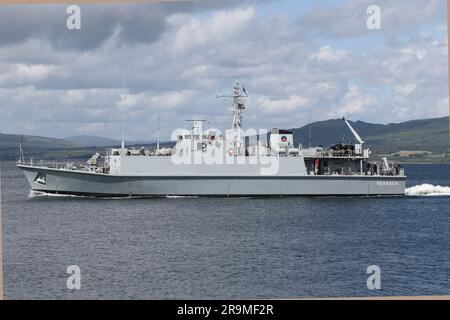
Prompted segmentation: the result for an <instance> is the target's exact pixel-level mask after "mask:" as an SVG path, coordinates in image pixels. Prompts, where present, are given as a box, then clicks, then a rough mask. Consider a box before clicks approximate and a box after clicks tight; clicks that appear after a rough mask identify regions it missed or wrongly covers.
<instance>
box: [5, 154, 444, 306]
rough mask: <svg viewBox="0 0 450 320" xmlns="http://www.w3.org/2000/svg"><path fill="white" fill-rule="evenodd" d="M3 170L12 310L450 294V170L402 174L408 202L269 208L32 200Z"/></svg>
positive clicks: (258, 204) (275, 204)
mask: <svg viewBox="0 0 450 320" xmlns="http://www.w3.org/2000/svg"><path fill="white" fill-rule="evenodd" d="M1 165H2V166H1V175H2V180H3V184H2V189H3V231H4V232H3V233H4V235H3V238H4V241H3V242H4V273H5V283H4V285H5V298H7V299H81V298H87V299H98V298H100V299H121V298H126V299H148V298H150V299H160V298H162V299H170V298H172V299H173V298H176V299H210V298H211V299H222V298H295V297H305V296H307V297H309V296H329V297H332V296H373V295H419V294H420V295H424V294H450V188H439V187H437V186H450V165H408V166H406V170H407V174H408V176H409V180H408V187H413V186H419V187H416V188H414V189H410V190H409V193H410V194H411V195H410V196H405V197H387V198H382V197H380V198H361V197H360V198H299V197H292V198H266V199H264V198H237V199H221V198H219V199H218V198H148V199H93V198H81V197H61V196H34V197H30V188H29V186H28V183H27V181H26V180H25V178H24V176H23V175H22V173H21V172H20V171H19V170H18V169H16V167H15V166H14V164H12V163H2V164H1ZM437 194H439V196H434V195H437ZM70 265H78V266H79V267H80V268H81V289H80V290H74V291H71V290H69V289H67V287H66V280H67V277H68V276H69V275H68V274H66V268H67V267H68V266H70ZM369 265H378V266H379V267H380V268H381V287H382V290H379V291H371V290H368V289H367V286H366V280H367V277H368V275H367V274H366V269H367V267H368V266H369Z"/></svg>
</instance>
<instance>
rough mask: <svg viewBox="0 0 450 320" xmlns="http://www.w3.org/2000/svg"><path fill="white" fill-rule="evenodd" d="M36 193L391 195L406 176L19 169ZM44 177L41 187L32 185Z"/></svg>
mask: <svg viewBox="0 0 450 320" xmlns="http://www.w3.org/2000/svg"><path fill="white" fill-rule="evenodd" d="M19 168H21V169H22V170H23V172H24V174H25V176H26V178H27V180H28V182H29V183H30V185H31V188H32V189H33V190H35V191H42V192H46V193H57V194H70V195H88V196H97V197H123V196H222V197H228V196H230V197H231V196H392V195H404V194H405V183H406V177H404V176H364V175H354V176H335V175H333V176H287V175H286V176H280V175H276V176H254V175H253V176H250V175H249V176H242V175H239V176H210V175H208V176H182V175H179V176H142V175H136V176H133V175H126V176H125V175H109V174H97V173H89V172H82V171H71V170H61V169H51V168H41V167H34V166H25V165H19ZM38 174H41V175H45V177H46V178H45V183H43V182H42V181H36V180H39V179H36V178H37V176H38Z"/></svg>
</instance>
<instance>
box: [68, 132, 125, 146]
mask: <svg viewBox="0 0 450 320" xmlns="http://www.w3.org/2000/svg"><path fill="white" fill-rule="evenodd" d="M65 140H67V141H71V142H73V143H76V144H78V145H80V146H83V147H109V146H120V141H119V140H114V139H109V138H103V137H97V136H87V135H84V136H73V137H68V138H65Z"/></svg>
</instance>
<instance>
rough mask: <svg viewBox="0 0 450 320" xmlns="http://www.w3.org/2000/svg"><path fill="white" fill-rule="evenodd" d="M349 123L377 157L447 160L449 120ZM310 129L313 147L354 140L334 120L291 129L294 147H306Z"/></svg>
mask: <svg viewBox="0 0 450 320" xmlns="http://www.w3.org/2000/svg"><path fill="white" fill-rule="evenodd" d="M350 123H351V124H352V126H353V127H354V128H355V130H356V131H357V132H358V134H359V135H360V136H361V138H362V139H363V140H364V141H365V142H366V146H367V147H369V148H370V149H371V150H372V151H373V152H374V153H375V154H378V155H379V154H393V153H397V152H399V151H428V152H431V153H432V155H430V156H428V157H427V158H430V157H431V158H433V157H436V156H437V157H438V158H439V157H440V158H443V159H444V158H446V157H449V156H450V136H449V119H448V117H444V118H435V119H424V120H413V121H407V122H402V123H390V124H386V125H384V124H372V123H367V122H363V121H356V122H352V121H350ZM310 127H311V145H312V146H317V145H321V146H324V147H328V146H330V145H332V144H335V143H336V142H338V141H339V140H341V141H343V142H354V140H355V138H354V137H353V135H352V133H351V132H350V130H349V129H348V128H347V126H346V124H345V122H344V121H343V120H342V119H334V120H327V121H320V122H315V123H312V124H311V126H309V125H306V126H304V127H302V128H295V129H291V131H293V132H294V137H295V139H294V142H295V144H299V143H301V144H302V145H303V146H304V147H308V146H309V144H310V139H309V137H310V133H309V132H310ZM421 157H422V158H423V156H419V158H421ZM416 158H417V157H416ZM428 160H432V159H428ZM441 160H442V159H441ZM444 160H445V159H444ZM449 160H450V159H449ZM445 161H447V160H445Z"/></svg>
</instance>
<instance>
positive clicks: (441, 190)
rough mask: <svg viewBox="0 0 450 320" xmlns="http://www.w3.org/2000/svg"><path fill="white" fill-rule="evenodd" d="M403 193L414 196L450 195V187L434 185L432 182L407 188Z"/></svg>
mask: <svg viewBox="0 0 450 320" xmlns="http://www.w3.org/2000/svg"><path fill="white" fill-rule="evenodd" d="M405 194H406V195H407V196H414V197H418V196H422V197H435V196H450V187H445V186H434V185H432V184H427V183H425V184H421V185H418V186H414V187H411V188H407V189H406V192H405Z"/></svg>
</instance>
